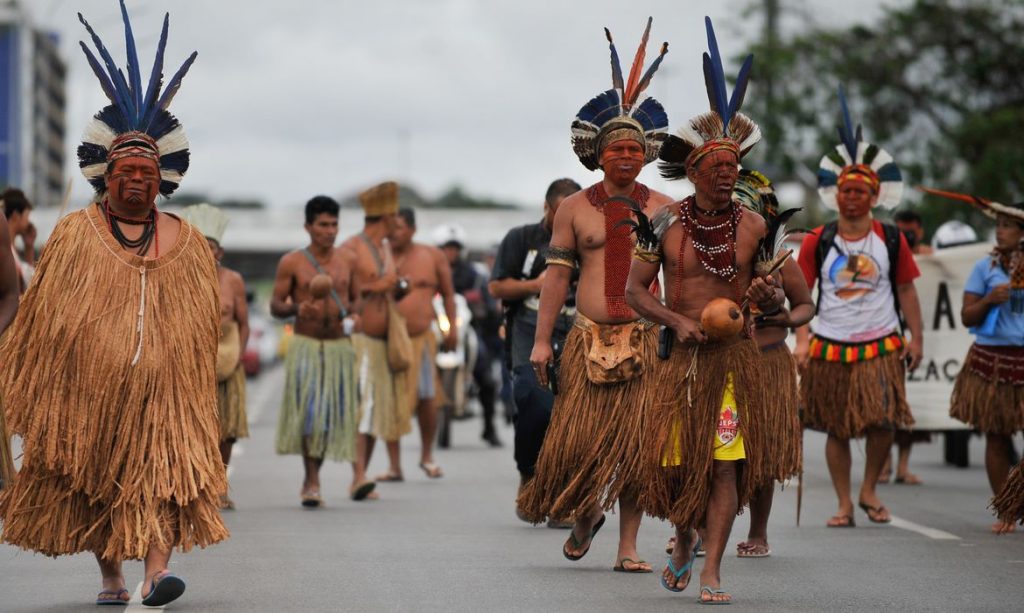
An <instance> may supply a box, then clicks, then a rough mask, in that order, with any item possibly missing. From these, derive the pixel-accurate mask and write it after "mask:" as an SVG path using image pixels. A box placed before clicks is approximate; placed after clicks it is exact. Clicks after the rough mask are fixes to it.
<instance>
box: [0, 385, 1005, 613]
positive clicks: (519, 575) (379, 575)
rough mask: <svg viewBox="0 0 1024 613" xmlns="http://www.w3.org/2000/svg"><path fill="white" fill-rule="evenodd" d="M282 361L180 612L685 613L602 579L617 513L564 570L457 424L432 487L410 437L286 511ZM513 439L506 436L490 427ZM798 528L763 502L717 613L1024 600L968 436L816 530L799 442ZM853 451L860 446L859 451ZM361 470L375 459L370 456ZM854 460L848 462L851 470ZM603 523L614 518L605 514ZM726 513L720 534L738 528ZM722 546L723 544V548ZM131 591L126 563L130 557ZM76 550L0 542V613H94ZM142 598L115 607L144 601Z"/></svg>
mask: <svg viewBox="0 0 1024 613" xmlns="http://www.w3.org/2000/svg"><path fill="white" fill-rule="evenodd" d="M280 385H281V373H280V371H271V372H270V373H268V374H266V375H264V376H263V377H262V378H261V379H259V380H258V381H255V382H253V383H252V384H251V388H250V395H251V398H252V406H251V408H250V411H251V413H252V414H253V424H252V428H251V431H252V438H251V439H249V440H247V441H244V442H243V443H242V445H241V453H240V454H239V455H238V456H237V462H236V463H235V466H234V470H233V473H232V476H231V481H232V486H233V488H234V489H233V497H234V500H235V502H236V503H237V505H238V510H237V511H235V512H233V513H230V514H228V516H227V520H228V524H229V526H230V528H231V532H232V538H231V539H230V540H229V541H227V542H226V543H224V544H221V545H218V546H215V547H213V548H211V549H209V550H206V551H196V552H193V553H190V554H187V555H176V556H175V558H174V560H173V561H172V568H173V569H174V570H175V571H176V572H178V573H180V574H181V575H182V576H184V577H185V578H186V579H187V580H188V583H189V588H188V592H187V593H186V594H185V596H184V597H183V599H182V600H180V601H179V602H177V603H174V604H173V605H171V607H170V608H171V609H173V610H181V611H184V610H192V611H359V610H362V611H402V612H405V611H474V612H476V611H530V612H533V611H587V612H592V611H678V610H680V609H690V610H694V609H696V608H697V605H696V604H695V602H694V601H695V598H696V590H695V588H694V587H693V586H691V587H690V588H688V590H687V591H686V592H684V593H682V594H672V593H670V592H667V591H665V590H664V589H662V588H661V587H660V585H659V584H658V575H657V574H650V575H625V574H620V573H613V572H611V566H612V564H613V563H614V555H615V540H614V529H609V528H612V526H614V521H610V522H609V526H608V527H606V528H605V531H604V532H602V534H601V535H599V537H598V538H597V539H596V542H595V543H594V546H593V549H592V550H591V552H590V554H589V555H588V556H587V557H586V558H585V559H584V560H582V561H580V562H577V563H571V562H568V561H566V560H565V559H563V558H562V555H561V552H560V548H561V543H562V541H563V540H564V538H565V536H566V533H565V532H564V531H553V530H548V529H546V528H543V527H532V526H528V525H526V524H523V523H521V522H519V521H518V520H516V518H515V516H514V515H513V512H512V503H513V497H514V493H515V488H516V483H517V476H516V473H515V471H514V465H513V463H512V459H511V450H510V449H509V448H506V449H504V450H499V451H494V450H490V449H487V448H485V447H484V445H483V444H482V443H481V441H480V440H479V438H478V435H479V432H478V430H477V427H478V424H477V423H475V422H474V423H461V424H458V429H457V430H456V432H455V444H456V446H455V448H454V449H452V450H450V451H447V452H445V453H443V454H441V455H440V456H439V457H440V460H441V462H442V464H443V465H444V468H445V470H446V472H447V476H446V477H445V478H444V479H441V480H439V481H428V480H427V479H426V478H425V477H424V476H423V474H422V473H421V472H420V471H419V470H418V469H416V461H415V460H416V445H417V443H416V442H415V441H414V440H413V438H415V437H410V438H409V439H408V441H407V444H406V446H405V453H406V455H405V466H406V477H407V481H406V482H405V483H402V484H382V485H381V486H380V492H381V495H382V500H380V501H379V502H375V503H361V504H357V503H353V502H350V501H349V500H348V499H347V498H346V497H345V489H346V487H347V485H348V480H349V478H350V471H349V469H348V467H346V466H341V465H328V466H327V467H325V470H324V478H325V479H324V484H325V485H324V489H325V496H326V500H327V507H326V508H324V509H322V510H319V511H307V510H303V509H301V508H300V507H299V505H298V489H299V482H300V479H301V471H300V464H299V460H298V459H297V458H294V457H286V458H285V457H277V456H275V455H274V453H273V451H272V448H273V433H274V424H275V418H276V405H277V398H278V393H279V390H280ZM502 434H503V435H504V437H505V439H506V442H509V443H510V442H511V438H512V433H511V430H507V431H504V432H503V433H502ZM806 444H807V455H808V461H807V468H806V470H807V476H806V480H805V497H804V511H803V525H802V527H800V528H797V527H795V525H794V511H795V500H796V496H795V491H796V490H795V487H793V488H787V489H786V490H785V491H784V492H783V493H781V494H779V495H777V496H776V509H775V515H774V516H773V518H772V523H771V528H770V540H771V544H772V548H773V550H774V554H773V556H772V557H771V558H769V559H764V560H739V559H737V558H735V557H733V556H729V557H727V558H726V560H725V563H724V565H723V572H724V573H725V575H724V577H725V581H726V586H727V587H729V588H731V589H732V590H733V594H734V596H735V598H736V604H735V605H734V606H733V607H732V608H731V609H730V610H731V611H748V610H749V611H754V610H756V611H823V610H878V609H889V608H892V609H895V610H906V611H949V610H965V611H973V610H1021V609H1022V608H1024V604H1022V602H1024V583H1022V581H1021V577H1022V573H1024V533H1018V534H1015V535H1010V536H1004V537H995V536H993V535H991V534H989V532H988V528H989V526H990V524H991V521H992V518H991V517H990V516H989V514H988V513H987V512H986V510H985V502H986V500H987V498H988V491H987V487H988V486H987V485H986V481H985V476H984V472H983V470H982V469H981V468H980V466H979V465H978V462H979V461H980V453H981V444H980V441H977V440H976V441H975V442H974V443H973V447H972V452H973V458H974V460H975V466H973V467H972V468H970V469H966V470H957V469H949V468H945V467H943V466H942V464H941V445H939V444H932V445H925V446H922V447H919V448H917V449H916V450H915V455H914V463H913V466H914V470H915V471H916V472H917V473H918V474H919V475H921V476H922V477H923V478H924V480H925V482H926V483H927V485H925V486H921V487H908V486H895V485H891V486H886V487H885V488H884V489H883V491H882V493H883V496H884V500H885V502H886V503H887V504H888V505H889V507H890V508H891V509H892V510H893V512H894V513H895V515H896V516H897V517H898V518H899V519H900V520H902V521H901V522H897V523H900V526H901V527H896V526H875V525H872V524H870V523H869V522H868V521H867V518H866V517H865V516H864V514H863V513H860V512H858V515H857V522H858V527H857V528H856V529H853V530H834V529H833V530H830V529H827V528H825V527H824V522H825V520H826V519H827V518H828V516H829V515H831V513H832V512H833V511H834V508H833V505H834V502H833V494H832V492H831V486H830V484H829V482H828V480H827V477H826V474H825V469H824V463H823V458H822V450H823V448H824V439H823V438H822V437H821V436H820V435H816V434H808V435H807V438H806ZM854 455H855V458H859V455H860V454H859V453H857V452H856V451H855V453H854ZM372 468H373V470H374V471H378V472H379V471H381V470H383V468H384V465H383V460H382V458H380V457H376V458H375V462H374V466H373V467H372ZM857 469H860V465H859V462H858V465H857ZM610 519H612V520H613V519H614V518H610ZM745 530H746V517H745V516H741V517H740V518H739V519H738V520H737V524H736V529H735V531H734V537H733V539H732V541H733V542H736V541H739V540H741V537H742V536H744V535H745ZM669 532H670V531H669V528H668V526H667V525H665V524H662V523H661V522H656V521H653V520H647V521H645V523H644V526H643V528H642V529H641V533H640V550H641V554H642V555H643V556H644V557H646V558H647V559H648V560H651V561H653V562H655V565H656V567H658V566H659V565H660V563H661V562H662V560H663V555H662V554H661V547H662V546H663V544H664V541H665V538H666V537H667V536H668V535H669ZM729 551H735V548H734V545H730V549H729ZM126 572H127V573H128V576H129V583H130V587H134V586H135V585H136V584H137V583H138V582H139V581H140V580H141V573H142V567H141V564H139V563H130V564H128V565H126ZM98 585H99V583H98V578H97V573H96V568H95V563H94V561H93V560H92V559H91V557H90V556H84V555H80V556H75V557H71V558H62V559H59V560H56V561H55V560H51V559H48V558H44V557H41V556H37V555H33V554H30V553H25V552H19V551H17V550H15V549H14V548H12V547H10V546H0V611H3V612H14V611H37V612H58V611H94V610H95V606H94V605H92V604H90V603H91V598H92V597H93V595H94V594H95V593H96V591H98ZM137 603H138V595H137V593H136V597H135V599H134V600H133V604H132V605H131V606H130V607H129V610H141V609H142V607H141V606H139V605H138V604H137Z"/></svg>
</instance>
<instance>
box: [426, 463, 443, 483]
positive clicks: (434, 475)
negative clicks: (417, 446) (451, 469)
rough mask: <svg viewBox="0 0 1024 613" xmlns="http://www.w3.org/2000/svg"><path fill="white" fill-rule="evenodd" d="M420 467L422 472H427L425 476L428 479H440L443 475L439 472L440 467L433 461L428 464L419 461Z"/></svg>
mask: <svg viewBox="0 0 1024 613" xmlns="http://www.w3.org/2000/svg"><path fill="white" fill-rule="evenodd" d="M420 468H422V469H423V472H425V473H427V477H428V478H430V479H440V478H441V477H443V476H444V473H443V472H441V467H440V466H438V465H437V464H434V463H433V462H431V463H429V464H427V463H424V462H420Z"/></svg>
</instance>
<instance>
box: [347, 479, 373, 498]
mask: <svg viewBox="0 0 1024 613" xmlns="http://www.w3.org/2000/svg"><path fill="white" fill-rule="evenodd" d="M375 487H377V483H376V482H375V481H364V482H362V483H360V484H359V485H357V486H356V489H354V490H352V494H351V496H352V500H355V501H357V502H358V501H361V500H366V498H367V496H369V495H370V493H371V492H373V489H374V488H375Z"/></svg>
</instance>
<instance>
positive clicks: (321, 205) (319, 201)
mask: <svg viewBox="0 0 1024 613" xmlns="http://www.w3.org/2000/svg"><path fill="white" fill-rule="evenodd" d="M339 211H341V207H340V206H338V203H337V202H336V201H335V200H334V198H331V197H330V196H313V197H312V198H310V200H309V202H307V203H306V223H310V224H311V223H313V222H314V221H316V217H317V215H320V214H323V213H327V214H328V215H330V216H331V217H337V216H338V212H339Z"/></svg>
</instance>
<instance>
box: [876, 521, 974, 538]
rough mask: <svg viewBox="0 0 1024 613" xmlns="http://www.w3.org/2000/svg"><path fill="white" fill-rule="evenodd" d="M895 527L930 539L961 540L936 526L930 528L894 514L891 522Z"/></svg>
mask: <svg viewBox="0 0 1024 613" xmlns="http://www.w3.org/2000/svg"><path fill="white" fill-rule="evenodd" d="M890 525H891V526H892V527H894V528H900V529H901V530H908V531H910V532H916V533H918V534H922V535H924V536H927V537H928V538H930V539H935V540H937V541H959V540H961V539H960V537H959V536H957V535H955V534H950V533H949V532H946V531H944V530H938V529H936V528H929V527H928V526H922V525H921V524H915V523H914V522H912V521H909V520H906V519H902V518H899V517H896V516H895V515H893V516H892V522H891V524H890Z"/></svg>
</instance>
